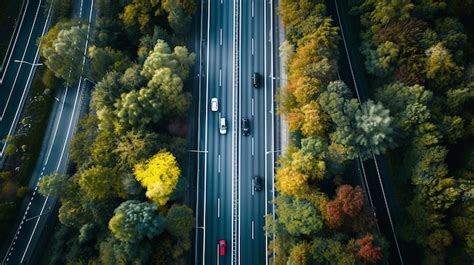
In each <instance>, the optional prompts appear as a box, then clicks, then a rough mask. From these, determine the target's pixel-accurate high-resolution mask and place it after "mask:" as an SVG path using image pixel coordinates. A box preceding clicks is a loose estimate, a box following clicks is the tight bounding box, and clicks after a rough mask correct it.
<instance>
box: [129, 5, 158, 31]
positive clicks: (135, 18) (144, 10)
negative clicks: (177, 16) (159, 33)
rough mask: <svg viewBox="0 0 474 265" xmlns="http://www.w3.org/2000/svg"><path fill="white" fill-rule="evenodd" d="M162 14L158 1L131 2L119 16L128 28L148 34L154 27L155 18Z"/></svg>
mask: <svg viewBox="0 0 474 265" xmlns="http://www.w3.org/2000/svg"><path fill="white" fill-rule="evenodd" d="M162 12H163V8H162V6H161V1H160V0H152V1H149V0H133V1H131V2H130V3H129V4H128V5H127V6H125V8H124V12H123V13H122V14H120V18H121V19H122V21H123V23H124V24H125V25H126V26H128V27H135V26H137V27H138V28H139V29H140V31H141V32H143V33H149V32H150V31H151V28H152V26H151V25H156V24H157V23H156V22H157V21H156V19H157V17H158V16H159V15H160V14H161V13H162Z"/></svg>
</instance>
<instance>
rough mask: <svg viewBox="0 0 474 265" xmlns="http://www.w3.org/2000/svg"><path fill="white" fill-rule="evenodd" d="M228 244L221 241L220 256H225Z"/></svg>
mask: <svg viewBox="0 0 474 265" xmlns="http://www.w3.org/2000/svg"><path fill="white" fill-rule="evenodd" d="M225 247H226V243H225V240H224V239H221V240H219V256H225Z"/></svg>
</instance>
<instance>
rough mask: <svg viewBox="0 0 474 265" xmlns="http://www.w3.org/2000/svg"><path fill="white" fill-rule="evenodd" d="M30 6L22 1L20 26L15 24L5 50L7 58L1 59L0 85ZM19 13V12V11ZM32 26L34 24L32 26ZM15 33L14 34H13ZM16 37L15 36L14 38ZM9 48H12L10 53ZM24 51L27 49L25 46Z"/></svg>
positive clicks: (28, 1)
mask: <svg viewBox="0 0 474 265" xmlns="http://www.w3.org/2000/svg"><path fill="white" fill-rule="evenodd" d="M29 4H30V0H26V5H25V1H23V4H22V10H23V15H22V16H21V21H20V26H18V21H17V22H16V23H15V29H14V31H13V34H12V37H11V38H10V42H9V43H8V48H7V54H6V55H8V56H6V55H5V57H4V58H3V61H2V67H0V69H1V70H2V72H3V74H2V77H1V78H0V85H1V84H2V83H3V79H4V78H5V74H6V72H7V69H8V65H9V64H10V60H11V58H12V54H13V52H14V51H15V48H16V42H17V40H18V35H20V31H21V27H22V25H23V20H24V18H25V14H26V10H28V6H29ZM20 12H21V10H20ZM33 26H34V24H33ZM15 33H16V34H15ZM15 35H16V36H15ZM13 36H15V41H14V42H13V46H11V44H12V40H13ZM10 47H13V48H12V49H11V51H10ZM25 49H27V46H25ZM7 57H8V61H7V64H5V59H6V58H7ZM3 66H5V69H4V68H3Z"/></svg>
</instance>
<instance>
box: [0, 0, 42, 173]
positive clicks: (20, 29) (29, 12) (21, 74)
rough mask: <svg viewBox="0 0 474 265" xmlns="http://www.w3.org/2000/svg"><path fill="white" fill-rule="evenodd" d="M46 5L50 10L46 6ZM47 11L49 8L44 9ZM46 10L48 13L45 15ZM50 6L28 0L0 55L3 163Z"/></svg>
mask: <svg viewBox="0 0 474 265" xmlns="http://www.w3.org/2000/svg"><path fill="white" fill-rule="evenodd" d="M44 8H47V10H44ZM45 11H46V12H45ZM45 13H46V15H45ZM50 20H51V10H50V8H49V7H45V5H44V0H25V1H24V3H23V6H22V10H21V12H20V18H19V20H18V23H17V24H16V26H15V31H14V34H13V35H12V36H10V42H9V46H8V50H7V53H6V55H5V58H0V60H1V61H2V67H1V71H0V167H1V166H2V165H3V162H4V160H5V149H6V144H5V142H4V141H3V140H4V139H5V137H6V136H7V135H12V134H13V133H14V130H15V127H16V124H17V123H18V120H19V118H20V114H21V111H22V109H23V105H24V103H25V100H26V98H27V95H28V91H29V87H30V85H31V81H32V80H33V76H34V74H35V70H36V67H38V66H40V65H38V64H37V63H38V60H39V48H38V46H37V45H36V40H37V39H38V38H39V37H41V36H43V35H44V34H45V33H46V31H47V29H48V27H49V24H50Z"/></svg>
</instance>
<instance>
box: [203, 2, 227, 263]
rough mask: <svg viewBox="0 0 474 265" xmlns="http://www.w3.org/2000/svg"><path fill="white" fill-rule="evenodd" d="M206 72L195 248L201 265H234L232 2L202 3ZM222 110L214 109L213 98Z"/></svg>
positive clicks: (204, 75)
mask: <svg viewBox="0 0 474 265" xmlns="http://www.w3.org/2000/svg"><path fill="white" fill-rule="evenodd" d="M202 3H203V5H202V12H203V13H202V17H201V18H202V25H203V26H202V39H203V42H202V44H203V45H202V46H203V47H202V49H201V56H202V64H201V67H202V70H201V77H202V78H201V79H200V82H201V84H200V89H201V91H200V93H201V100H200V107H199V108H200V113H199V118H198V127H199V139H198V148H199V152H201V153H199V156H200V159H199V160H198V167H199V172H200V173H199V176H198V178H199V179H200V181H199V183H201V187H202V189H201V190H200V191H198V192H199V193H200V194H202V196H200V198H198V204H199V205H201V206H199V208H198V210H199V211H200V213H201V214H200V216H201V218H199V217H198V219H199V220H198V226H199V227H200V228H198V229H199V231H198V234H199V235H198V237H197V245H198V247H197V248H196V257H197V258H196V263H197V264H230V263H231V257H232V255H231V252H232V243H231V242H232V238H231V233H232V168H233V164H232V161H233V154H232V150H233V149H232V143H233V140H235V139H233V138H234V137H233V135H234V134H233V133H232V130H233V129H234V126H233V123H232V122H233V118H232V117H233V111H234V109H233V106H234V105H233V100H234V97H235V96H236V95H234V93H233V64H232V58H233V51H234V50H233V49H234V48H233V47H234V44H233V30H234V29H233V25H234V24H233V23H234V22H233V2H232V1H220V0H214V1H203V2H202ZM214 97H215V98H217V99H218V101H219V110H218V111H216V112H212V111H211V105H210V101H211V98H214ZM220 118H226V122H227V134H224V135H222V134H220V133H219V119H220ZM219 240H226V243H227V248H226V255H225V256H219V253H218V242H219Z"/></svg>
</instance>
